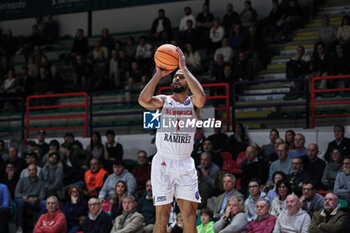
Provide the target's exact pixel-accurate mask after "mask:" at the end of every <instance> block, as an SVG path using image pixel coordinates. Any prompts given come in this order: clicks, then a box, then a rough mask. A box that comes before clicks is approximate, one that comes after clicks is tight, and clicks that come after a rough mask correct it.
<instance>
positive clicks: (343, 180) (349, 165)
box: [334, 156, 350, 205]
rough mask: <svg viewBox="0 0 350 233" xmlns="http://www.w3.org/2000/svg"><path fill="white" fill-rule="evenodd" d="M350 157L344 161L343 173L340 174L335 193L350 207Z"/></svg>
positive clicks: (335, 184)
mask: <svg viewBox="0 0 350 233" xmlns="http://www.w3.org/2000/svg"><path fill="white" fill-rule="evenodd" d="M349 175H350V157H349V156H345V157H344V160H343V171H342V172H340V173H338V175H337V177H336V178H335V183H334V193H335V195H337V196H338V197H339V198H340V199H343V200H345V201H346V202H347V203H348V204H349V205H350V176H349Z"/></svg>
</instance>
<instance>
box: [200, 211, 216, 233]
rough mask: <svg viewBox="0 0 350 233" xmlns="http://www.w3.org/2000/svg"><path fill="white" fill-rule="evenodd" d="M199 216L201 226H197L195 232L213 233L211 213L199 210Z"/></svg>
mask: <svg viewBox="0 0 350 233" xmlns="http://www.w3.org/2000/svg"><path fill="white" fill-rule="evenodd" d="M199 216H200V218H201V224H200V225H199V226H197V232H199V233H203V232H206V233H214V229H213V226H214V221H212V220H213V212H212V211H211V210H209V209H206V208H204V209H201V212H199Z"/></svg>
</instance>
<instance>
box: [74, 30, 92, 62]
mask: <svg viewBox="0 0 350 233" xmlns="http://www.w3.org/2000/svg"><path fill="white" fill-rule="evenodd" d="M71 52H72V56H73V57H75V56H76V55H78V54H80V55H82V56H84V57H86V56H87V55H88V53H89V44H88V40H87V39H86V37H84V30H83V29H81V28H79V29H78V30H77V33H76V37H75V39H74V41H73V47H72V50H71Z"/></svg>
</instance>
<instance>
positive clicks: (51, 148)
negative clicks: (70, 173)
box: [42, 139, 64, 163]
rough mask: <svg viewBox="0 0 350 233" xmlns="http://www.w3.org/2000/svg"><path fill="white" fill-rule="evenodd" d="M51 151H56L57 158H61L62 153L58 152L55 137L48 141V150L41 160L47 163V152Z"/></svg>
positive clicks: (58, 148) (57, 143)
mask: <svg viewBox="0 0 350 233" xmlns="http://www.w3.org/2000/svg"><path fill="white" fill-rule="evenodd" d="M51 152H58V153H59V155H60V157H59V160H60V161H61V160H63V158H64V157H63V154H61V153H60V143H59V142H58V141H57V140H56V139H53V140H51V141H50V142H49V151H48V152H47V153H46V155H44V157H43V158H42V162H44V163H47V160H48V159H49V154H50V153H51Z"/></svg>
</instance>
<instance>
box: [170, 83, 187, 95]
mask: <svg viewBox="0 0 350 233" xmlns="http://www.w3.org/2000/svg"><path fill="white" fill-rule="evenodd" d="M171 87H172V88H173V92H174V93H182V92H184V91H186V87H184V86H182V85H181V86H180V87H174V84H171Z"/></svg>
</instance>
